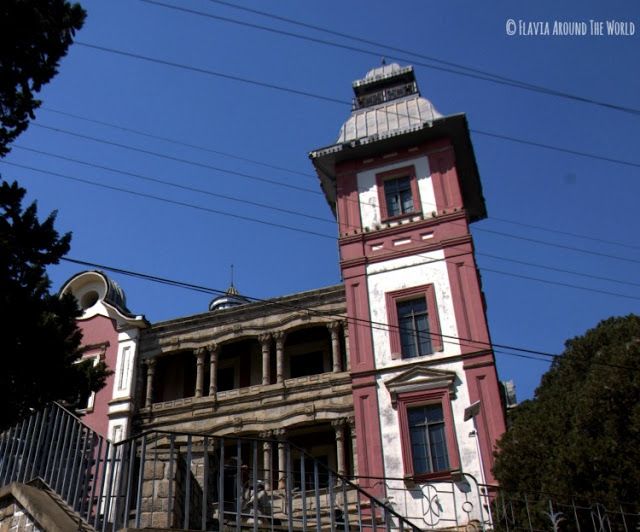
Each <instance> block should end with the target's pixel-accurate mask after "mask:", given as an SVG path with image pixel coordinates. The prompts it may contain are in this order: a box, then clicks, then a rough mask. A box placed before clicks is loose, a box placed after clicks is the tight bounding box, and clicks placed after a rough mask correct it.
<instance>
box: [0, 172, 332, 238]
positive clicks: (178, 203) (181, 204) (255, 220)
mask: <svg viewBox="0 0 640 532" xmlns="http://www.w3.org/2000/svg"><path fill="white" fill-rule="evenodd" d="M0 163H2V164H8V165H10V166H15V167H17V168H22V169H25V170H31V171H34V172H40V173H43V174H48V175H53V176H56V177H60V178H62V179H67V180H70V181H76V182H78V183H84V184H85V185H91V186H94V187H99V188H104V189H107V190H113V191H116V192H122V193H124V194H129V195H131V196H138V197H141V198H146V199H152V200H155V201H161V202H163V203H167V204H170V205H176V206H179V207H186V208H189V209H195V210H198V211H202V212H207V213H211V214H218V215H221V216H229V217H230V218H236V219H238V220H243V221H246V222H253V223H257V224H261V225H268V226H270V227H276V228H278V229H287V230H289V231H295V232H297V233H304V234H308V235H313V236H318V237H321V238H328V239H331V240H335V236H332V235H327V234H324V233H318V232H316V231H310V230H308V229H302V228H300V227H294V226H291V225H285V224H280V223H275V222H269V221H266V220H261V219H259V218H253V217H251V216H244V215H241V214H235V213H231V212H227V211H221V210H218V209H211V208H208V207H201V206H200V205H195V204H193V203H187V202H184V201H177V200H172V199H168V198H163V197H160V196H154V195H153V194H147V193H144V192H137V191H135V190H130V189H127V188H123V187H116V186H113V185H107V184H105V183H98V182H96V181H91V180H89V179H84V178H80V177H73V176H69V175H66V174H60V173H58V172H52V171H50V170H43V169H41V168H35V167H33V166H27V165H24V164H18V163H13V162H9V161H6V160H0Z"/></svg>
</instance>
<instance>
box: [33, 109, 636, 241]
mask: <svg viewBox="0 0 640 532" xmlns="http://www.w3.org/2000/svg"><path fill="white" fill-rule="evenodd" d="M41 109H44V110H45V111H49V112H52V113H57V114H60V115H63V116H69V117H72V118H75V119H78V120H83V121H86V122H90V123H95V124H100V125H103V126H106V127H110V128H113V129H117V130H121V131H125V132H128V133H133V134H136V135H140V136H144V137H148V138H152V139H156V140H161V141H164V142H169V143H172V144H176V145H178V146H185V147H189V148H194V149H198V150H202V151H205V152H210V153H215V154H219V155H223V156H226V157H230V158H234V159H237V160H241V161H245V162H249V163H252V164H256V165H260V166H264V167H267V168H271V169H275V170H281V171H285V172H289V173H292V174H297V175H301V176H305V177H309V178H313V179H314V180H316V179H317V176H315V175H313V174H309V173H304V172H299V171H297V170H293V169H291V168H286V167H282V166H276V165H272V164H269V163H265V162H264V161H258V160H255V159H249V158H246V157H241V156H238V155H234V154H230V153H227V152H222V151H219V150H214V149H211V148H208V147H205V146H199V145H195V144H190V143H186V142H183V141H180V140H177V139H171V138H169V137H163V136H160V135H155V134H152V133H149V132H146V131H141V130H138V129H133V128H130V127H124V126H120V125H118V124H113V123H111V122H105V121H102V120H95V119H92V118H88V117H84V116H81V115H77V114H74V113H68V112H66V111H61V110H58V109H53V108H50V107H42V108H41ZM472 131H474V132H475V133H478V134H487V135H489V136H495V137H496V138H499V139H504V140H513V141H515V142H519V143H522V144H527V145H532V146H536V147H541V146H543V147H544V148H548V149H552V150H558V151H561V152H564V153H570V154H573V155H579V156H582V157H589V158H592V159H599V160H603V161H607V162H611V163H616V164H623V165H629V166H640V164H638V163H633V162H630V161H623V160H619V159H611V158H609V157H603V156H599V155H595V154H590V153H586V152H577V151H574V150H568V149H565V148H559V147H555V146H551V145H540V144H539V143H536V142H530V141H526V140H524V139H517V138H515V137H508V136H505V135H497V136H496V135H495V134H493V133H488V132H484V131H480V130H472ZM350 201H352V200H350ZM358 203H359V202H358ZM434 206H435V205H434ZM488 219H489V220H493V221H498V222H503V223H508V224H512V225H518V226H521V227H527V228H531V229H538V230H540V231H545V232H549V233H556V234H561V235H565V236H570V237H572V238H580V239H584V240H591V241H594V242H598V243H604V244H613V245H616V246H621V247H626V248H629V249H640V246H634V245H632V244H628V243H624V242H618V241H613V240H607V239H602V238H596V237H593V236H590V235H583V234H579V233H574V232H568V231H561V230H559V229H552V228H550V227H544V226H540V225H534V224H527V223H523V222H520V221H516V220H510V219H506V218H499V217H496V216H489V217H488ZM331 221H333V220H331Z"/></svg>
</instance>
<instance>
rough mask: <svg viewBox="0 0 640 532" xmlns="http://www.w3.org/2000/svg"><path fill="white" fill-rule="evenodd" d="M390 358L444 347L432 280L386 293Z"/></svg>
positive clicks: (419, 354) (420, 353) (430, 352)
mask: <svg viewBox="0 0 640 532" xmlns="http://www.w3.org/2000/svg"><path fill="white" fill-rule="evenodd" d="M385 300H386V305H387V316H388V320H389V340H390V348H391V353H390V354H391V358H392V359H398V358H413V357H419V356H423V355H430V354H432V353H435V352H437V351H442V335H441V334H440V319H439V318H438V304H437V302H436V295H435V289H434V286H433V285H432V284H427V285H420V286H412V287H410V288H403V289H401V290H395V291H393V292H387V293H386V294H385Z"/></svg>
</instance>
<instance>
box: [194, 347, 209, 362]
mask: <svg viewBox="0 0 640 532" xmlns="http://www.w3.org/2000/svg"><path fill="white" fill-rule="evenodd" d="M208 352H209V350H208V349H207V348H206V347H198V348H197V349H194V350H193V354H194V355H195V356H196V358H197V359H198V364H204V358H205V357H206V356H207V353H208Z"/></svg>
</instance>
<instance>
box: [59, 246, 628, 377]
mask: <svg viewBox="0 0 640 532" xmlns="http://www.w3.org/2000/svg"><path fill="white" fill-rule="evenodd" d="M61 260H63V261H65V262H69V263H73V264H76V265H81V266H88V267H92V268H98V269H101V270H105V271H111V272H114V273H119V274H122V275H127V276H131V277H135V278H138V279H143V280H147V281H152V282H159V283H161V284H165V285H171V286H174V287H178V288H186V289H189V290H195V291H198V292H205V293H211V294H217V295H223V294H225V293H226V291H223V290H220V289H216V288H210V287H206V286H202V285H196V284H193V283H186V282H183V281H176V280H173V279H168V278H164V277H158V276H154V275H150V274H145V273H140V272H134V271H131V270H126V269H123V268H117V267H113V266H107V265H104V264H97V263H94V262H90V261H83V260H79V259H74V258H71V257H63V258H62V259H61ZM243 297H245V298H246V299H248V300H250V301H251V302H255V303H266V304H269V305H272V306H276V307H279V308H284V309H287V310H293V311H304V312H308V313H312V314H315V315H318V316H323V317H333V318H337V319H340V320H346V321H347V322H348V323H349V322H351V323H356V324H358V323H360V324H363V325H367V326H369V327H371V328H372V329H376V330H384V331H390V330H392V329H395V330H398V331H404V332H409V333H411V334H414V335H415V334H416V331H414V330H410V329H405V328H402V327H399V326H396V325H391V324H389V323H384V322H378V321H373V320H369V319H363V318H355V317H349V316H347V315H344V314H335V313H327V312H325V311H319V310H317V309H312V308H310V307H305V306H299V305H292V304H291V303H283V302H279V301H277V299H276V300H273V299H272V300H269V299H262V298H257V297H251V296H247V295H243ZM418 336H422V337H426V336H424V335H420V334H418ZM428 336H429V338H432V337H434V336H436V337H439V338H441V339H442V341H443V343H455V345H462V344H463V343H464V344H466V345H468V346H484V347H485V348H486V349H487V350H489V349H490V350H492V351H494V352H496V351H499V352H501V353H503V354H509V355H513V356H525V357H526V358H533V357H531V355H537V356H543V357H547V360H546V361H547V362H548V361H549V360H556V359H559V358H562V355H559V354H557V353H549V352H546V351H541V350H537V349H529V348H524V347H516V346H510V345H506V344H498V343H495V342H484V341H478V340H470V339H468V338H462V337H459V336H454V335H447V334H441V333H435V332H431V331H430V332H429V333H428ZM452 341H455V342H452ZM505 350H508V351H505ZM513 351H517V352H518V354H517V355H516V354H514V353H512V352H513ZM527 355H528V356H527ZM535 360H542V359H540V358H535ZM593 363H594V364H597V365H601V366H607V367H612V368H617V369H625V370H631V371H636V370H638V369H640V368H637V367H630V366H620V365H617V364H610V363H607V362H599V361H594V362H593Z"/></svg>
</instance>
